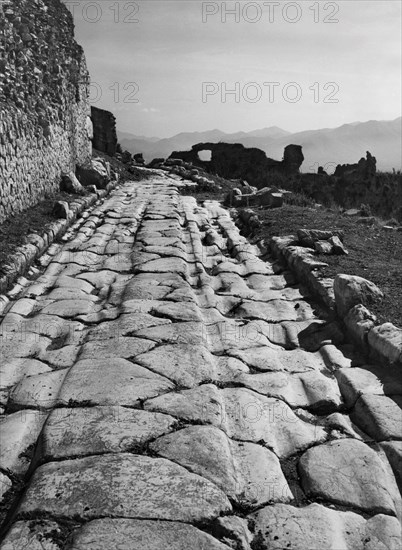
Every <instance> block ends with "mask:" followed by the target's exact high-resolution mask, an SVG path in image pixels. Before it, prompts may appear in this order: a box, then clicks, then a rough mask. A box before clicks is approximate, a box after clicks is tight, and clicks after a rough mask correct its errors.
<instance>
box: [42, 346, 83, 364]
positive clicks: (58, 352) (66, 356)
mask: <svg viewBox="0 0 402 550" xmlns="http://www.w3.org/2000/svg"><path fill="white" fill-rule="evenodd" d="M79 352H80V346H63V347H62V348H59V349H55V350H46V351H45V352H41V353H39V355H38V357H39V359H41V361H46V362H47V363H49V364H51V365H53V366H54V367H55V368H65V367H72V366H73V364H74V363H75V361H76V360H77V357H78V354H79Z"/></svg>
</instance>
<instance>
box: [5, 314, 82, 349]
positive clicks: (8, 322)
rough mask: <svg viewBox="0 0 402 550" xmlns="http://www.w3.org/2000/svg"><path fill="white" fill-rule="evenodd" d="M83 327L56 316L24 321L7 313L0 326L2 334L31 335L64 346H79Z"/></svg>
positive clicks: (42, 315)
mask: <svg viewBox="0 0 402 550" xmlns="http://www.w3.org/2000/svg"><path fill="white" fill-rule="evenodd" d="M84 329H85V326H84V325H83V324H82V323H79V322H78V321H71V320H69V319H63V318H61V317H58V316H57V315H44V314H41V313H39V314H37V315H34V316H33V317H30V318H28V319H25V318H24V317H21V316H20V315H17V314H15V313H8V314H7V315H6V316H5V317H4V319H3V322H2V324H1V333H2V334H8V335H10V334H12V333H18V332H19V333H21V334H24V333H28V332H30V333H33V334H38V335H41V336H47V337H48V338H51V339H52V340H55V339H58V340H62V341H63V344H64V345H69V344H80V343H81V342H82V340H83V337H84V334H83V331H84Z"/></svg>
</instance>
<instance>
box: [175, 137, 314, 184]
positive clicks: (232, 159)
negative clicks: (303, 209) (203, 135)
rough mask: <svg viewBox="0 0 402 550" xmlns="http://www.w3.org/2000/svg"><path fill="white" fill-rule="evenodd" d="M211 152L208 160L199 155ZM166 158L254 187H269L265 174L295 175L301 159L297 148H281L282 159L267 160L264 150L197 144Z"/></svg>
mask: <svg viewBox="0 0 402 550" xmlns="http://www.w3.org/2000/svg"><path fill="white" fill-rule="evenodd" d="M204 151H211V160H209V161H206V160H201V158H200V155H199V153H201V152H204ZM170 158H174V159H182V160H184V161H186V162H191V163H192V164H193V165H195V166H200V167H202V168H204V170H206V171H207V172H210V173H214V174H216V175H218V176H220V177H222V178H226V179H246V180H247V181H249V182H251V183H252V184H253V185H256V186H257V187H265V186H266V185H267V184H269V175H270V174H272V173H274V172H276V173H280V174H283V175H292V174H298V173H299V169H300V166H301V165H302V163H303V160H304V156H303V153H302V148H301V146H300V145H288V146H287V147H285V151H284V155H283V160H282V161H278V160H273V159H271V158H268V157H267V156H266V154H265V153H264V151H261V150H260V149H257V148H247V147H244V146H243V145H241V144H239V143H233V144H232V143H198V144H196V145H193V147H192V148H191V150H190V151H174V152H173V153H172V154H171V155H170Z"/></svg>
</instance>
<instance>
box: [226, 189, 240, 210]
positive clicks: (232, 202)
mask: <svg viewBox="0 0 402 550" xmlns="http://www.w3.org/2000/svg"><path fill="white" fill-rule="evenodd" d="M241 197H242V194H241V191H240V189H238V188H237V187H235V188H234V189H232V190H231V191H229V193H228V194H227V196H226V198H225V201H224V204H225V205H226V206H237V205H238V204H240V202H241Z"/></svg>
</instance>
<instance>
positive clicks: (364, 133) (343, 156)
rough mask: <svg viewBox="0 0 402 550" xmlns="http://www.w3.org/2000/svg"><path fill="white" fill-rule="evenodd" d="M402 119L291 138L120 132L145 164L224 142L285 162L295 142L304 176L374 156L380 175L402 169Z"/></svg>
mask: <svg viewBox="0 0 402 550" xmlns="http://www.w3.org/2000/svg"><path fill="white" fill-rule="evenodd" d="M401 123H402V118H401V117H399V118H396V119H395V120H370V121H368V122H352V123H350V124H343V125H342V126H339V127H337V128H321V129H318V130H306V131H303V132H297V133H291V132H287V131H286V130H283V129H282V128H278V127H277V126H270V127H268V128H262V129H260V130H254V131H252V132H236V133H232V134H227V133H225V132H222V131H221V130H210V131H207V132H183V133H180V134H176V135H175V136H172V137H170V138H163V139H159V138H157V137H152V138H148V137H144V136H136V135H134V134H130V133H127V132H117V135H118V139H119V143H120V145H121V146H122V148H123V149H127V150H128V151H130V152H131V153H142V154H143V155H144V158H145V160H146V161H150V160H152V159H153V158H155V157H163V158H166V157H168V156H169V155H170V154H171V153H172V151H185V150H189V149H191V147H192V145H195V144H196V143H204V142H212V143H217V142H219V141H223V142H225V143H241V144H243V145H244V146H245V147H257V148H258V149H261V150H263V151H264V152H265V153H266V155H267V156H268V157H270V158H273V159H276V160H281V159H282V156H283V150H284V148H285V147H286V145H289V144H290V143H293V144H295V145H301V146H302V147H303V154H304V157H305V159H304V162H303V165H302V167H301V170H302V172H316V171H317V168H318V166H323V167H324V169H326V171H327V172H328V173H329V174H331V173H333V171H334V169H335V167H336V165H337V164H345V163H348V164H351V163H356V162H358V161H359V159H360V158H361V157H365V156H366V151H370V153H371V154H372V155H374V156H375V157H376V159H377V168H378V169H379V170H392V169H393V168H395V169H396V170H401V168H402V142H401V135H402V132H401Z"/></svg>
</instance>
